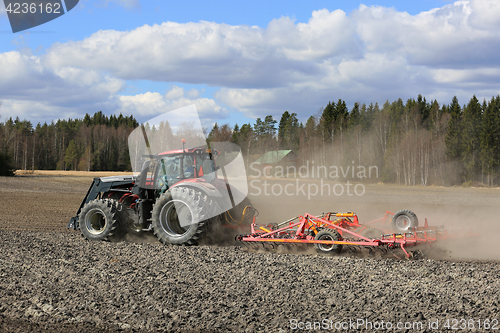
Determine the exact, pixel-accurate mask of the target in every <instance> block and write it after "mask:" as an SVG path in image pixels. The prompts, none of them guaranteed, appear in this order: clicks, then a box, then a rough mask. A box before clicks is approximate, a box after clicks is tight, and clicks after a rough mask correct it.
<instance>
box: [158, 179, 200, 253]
mask: <svg viewBox="0 0 500 333" xmlns="http://www.w3.org/2000/svg"><path fill="white" fill-rule="evenodd" d="M207 201H208V198H207V196H206V195H205V194H203V193H201V192H198V191H196V190H193V189H190V188H185V187H174V188H171V189H170V190H168V191H166V192H165V193H163V194H162V195H161V196H160V197H159V198H158V200H157V201H156V203H155V204H154V205H153V213H152V219H153V232H154V234H155V235H156V237H158V239H159V240H160V241H162V242H163V243H165V244H175V245H195V244H197V243H198V241H199V239H200V238H201V237H202V235H203V233H204V231H205V230H206V227H207V224H208V220H207V217H208V207H207V206H208V202H207Z"/></svg>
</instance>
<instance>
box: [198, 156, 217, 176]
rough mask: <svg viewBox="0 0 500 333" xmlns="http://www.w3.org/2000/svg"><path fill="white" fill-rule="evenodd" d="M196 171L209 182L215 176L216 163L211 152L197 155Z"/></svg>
mask: <svg viewBox="0 0 500 333" xmlns="http://www.w3.org/2000/svg"><path fill="white" fill-rule="evenodd" d="M196 172H197V174H198V177H203V178H205V179H206V180H207V181H208V182H210V181H212V180H213V179H214V178H215V173H214V172H215V165H214V161H213V160H212V159H211V158H210V154H198V155H196Z"/></svg>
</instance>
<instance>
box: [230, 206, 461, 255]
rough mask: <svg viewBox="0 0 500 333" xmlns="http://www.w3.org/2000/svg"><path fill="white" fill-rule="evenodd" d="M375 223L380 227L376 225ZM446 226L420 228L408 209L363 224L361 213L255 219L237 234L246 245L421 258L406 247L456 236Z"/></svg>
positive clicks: (418, 253) (427, 243)
mask: <svg viewBox="0 0 500 333" xmlns="http://www.w3.org/2000/svg"><path fill="white" fill-rule="evenodd" d="M390 215H392V216H393V218H392V228H393V229H395V230H387V229H386V224H387V220H388V218H389V216H390ZM374 225H376V226H377V227H379V228H380V229H379V228H373V226H374ZM456 236H457V234H456V233H451V232H449V231H447V230H446V229H444V227H442V226H439V227H429V226H428V224H427V219H425V225H424V226H423V227H418V220H417V219H416V215H415V214H414V213H413V212H411V211H408V210H402V211H399V212H397V213H396V214H394V213H392V212H389V211H387V212H386V214H385V216H384V217H383V218H381V219H378V220H375V221H372V222H369V223H366V224H360V223H359V220H358V216H357V215H356V214H355V213H353V212H345V213H338V212H330V213H323V214H321V215H320V216H314V215H311V214H308V213H306V214H304V215H303V216H302V215H301V216H297V217H295V218H292V219H289V220H287V221H284V222H281V223H279V224H274V225H268V226H258V225H257V224H255V218H254V220H253V223H252V225H251V233H250V234H248V235H238V236H236V240H237V241H238V242H241V243H242V244H244V245H254V246H263V247H268V248H270V249H274V248H276V247H277V246H279V245H284V246H289V245H307V244H313V245H314V246H315V248H316V250H317V251H318V252H322V253H340V252H341V251H342V249H345V248H346V249H347V250H348V251H350V252H357V251H359V250H362V249H367V250H368V251H369V253H370V254H373V253H374V252H375V251H376V250H378V251H381V252H382V253H391V254H392V255H394V256H395V257H397V258H401V257H400V256H398V254H397V252H399V251H400V250H401V252H402V254H404V256H405V257H406V258H418V257H419V256H421V255H422V252H421V251H420V250H414V251H408V250H407V248H409V247H415V246H417V245H424V246H425V245H429V244H431V243H434V242H436V241H438V240H441V239H446V238H450V237H456Z"/></svg>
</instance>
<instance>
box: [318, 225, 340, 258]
mask: <svg viewBox="0 0 500 333" xmlns="http://www.w3.org/2000/svg"><path fill="white" fill-rule="evenodd" d="M314 240H322V241H340V240H342V237H341V236H340V234H339V233H338V232H337V231H335V230H332V229H323V230H321V231H320V232H318V233H317V234H316V237H314ZM314 246H315V247H316V251H317V252H320V253H340V252H341V251H342V245H341V244H314Z"/></svg>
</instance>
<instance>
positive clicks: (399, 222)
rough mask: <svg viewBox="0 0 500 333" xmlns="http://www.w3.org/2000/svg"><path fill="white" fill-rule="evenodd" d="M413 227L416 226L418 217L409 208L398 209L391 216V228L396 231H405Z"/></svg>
mask: <svg viewBox="0 0 500 333" xmlns="http://www.w3.org/2000/svg"><path fill="white" fill-rule="evenodd" d="M413 227H418V218H417V215H416V214H415V213H414V212H412V211H411V210H400V211H399V212H397V213H396V214H394V216H393V217H392V230H394V231H395V232H396V233H401V232H407V231H408V230H409V229H410V228H413Z"/></svg>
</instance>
